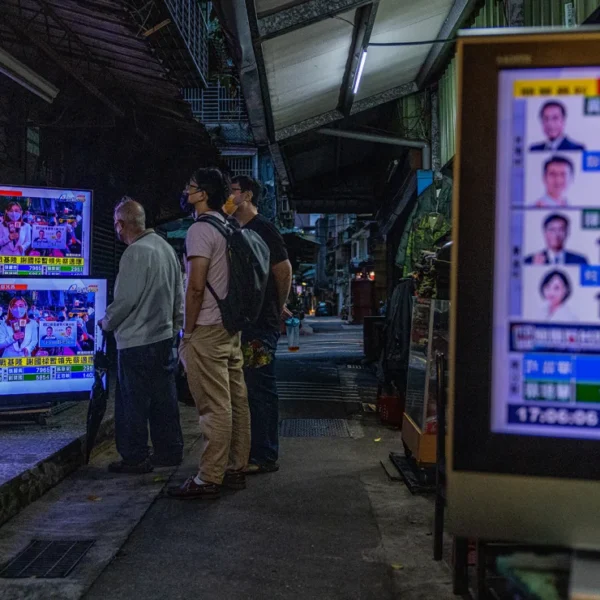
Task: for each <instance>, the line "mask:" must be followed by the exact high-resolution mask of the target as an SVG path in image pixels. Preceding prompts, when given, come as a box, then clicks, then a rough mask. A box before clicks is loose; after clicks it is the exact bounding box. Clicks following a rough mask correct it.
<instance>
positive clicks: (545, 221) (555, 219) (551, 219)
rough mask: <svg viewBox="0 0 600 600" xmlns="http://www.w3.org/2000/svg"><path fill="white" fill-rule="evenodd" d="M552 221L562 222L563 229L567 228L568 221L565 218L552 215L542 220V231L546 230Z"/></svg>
mask: <svg viewBox="0 0 600 600" xmlns="http://www.w3.org/2000/svg"><path fill="white" fill-rule="evenodd" d="M552 221H562V222H563V223H564V224H565V227H567V228H568V227H569V219H568V218H567V217H565V216H564V215H559V214H558V213H552V214H551V215H549V216H547V217H546V218H545V219H544V229H546V227H548V225H550V223H552Z"/></svg>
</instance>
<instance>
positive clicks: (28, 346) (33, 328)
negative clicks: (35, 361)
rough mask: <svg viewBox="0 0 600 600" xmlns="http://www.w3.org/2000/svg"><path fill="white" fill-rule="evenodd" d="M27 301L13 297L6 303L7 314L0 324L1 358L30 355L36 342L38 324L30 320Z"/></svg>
mask: <svg viewBox="0 0 600 600" xmlns="http://www.w3.org/2000/svg"><path fill="white" fill-rule="evenodd" d="M28 309H29V307H28V306H27V302H25V300H24V299H23V298H13V299H12V300H11V301H10V303H9V305H8V314H7V316H6V319H5V320H4V323H2V324H0V327H2V333H1V334H0V351H2V350H3V353H2V357H3V358H16V357H28V356H31V355H32V353H33V352H34V350H35V349H36V346H37V343H38V324H37V323H36V322H35V321H32V320H31V319H30V318H29V317H28V316H27V313H28V312H29V310H28Z"/></svg>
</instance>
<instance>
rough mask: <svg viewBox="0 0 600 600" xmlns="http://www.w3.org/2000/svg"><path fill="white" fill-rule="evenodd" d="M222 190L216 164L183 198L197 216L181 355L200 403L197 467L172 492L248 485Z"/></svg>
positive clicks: (215, 493)
mask: <svg viewBox="0 0 600 600" xmlns="http://www.w3.org/2000/svg"><path fill="white" fill-rule="evenodd" d="M228 195H229V189H228V182H227V180H226V178H225V177H224V176H223V174H222V173H221V172H220V171H219V170H218V169H198V170H197V171H196V172H195V173H194V174H193V175H192V177H191V179H190V182H189V184H188V185H187V186H186V189H185V192H184V194H183V195H182V199H181V202H182V208H183V209H184V210H185V211H186V212H189V211H192V212H193V214H194V217H195V218H196V222H195V223H194V224H193V225H192V226H191V227H190V228H189V230H188V232H187V236H186V240H185V247H186V252H185V253H186V261H187V286H186V292H185V319H184V328H183V332H182V339H181V344H180V346H179V356H180V358H181V361H182V363H183V366H184V367H185V370H186V374H187V380H188V385H189V388H190V392H191V394H192V396H193V398H194V402H195V404H196V407H197V409H198V414H199V417H200V431H201V433H202V442H201V445H200V446H201V447H200V461H199V465H198V471H197V474H195V475H191V476H190V477H188V478H187V479H186V480H185V481H184V482H183V484H182V485H180V486H174V487H171V488H169V490H168V494H169V496H171V497H173V498H181V499H199V500H200V499H214V498H218V497H219V496H220V494H221V488H222V487H226V488H229V489H234V490H242V489H244V488H245V487H246V479H245V475H244V468H245V467H246V465H247V463H248V455H249V453H250V409H249V407H248V394H247V391H246V384H245V383H244V372H243V370H242V368H243V364H244V359H243V356H242V349H241V339H240V334H239V332H238V333H231V332H230V331H227V329H225V327H224V325H223V317H222V314H221V309H220V307H219V302H218V301H217V298H219V301H220V300H223V299H225V298H226V297H227V294H228V291H229V276H230V268H229V261H228V255H227V248H228V246H227V239H226V237H225V236H224V235H223V233H221V231H219V229H220V228H221V227H225V225H226V216H225V213H224V212H223V206H224V204H225V201H226V199H227V197H228ZM211 220H214V221H213V222H211ZM215 221H216V222H217V226H215V224H214V222H215ZM218 227H219V229H218Z"/></svg>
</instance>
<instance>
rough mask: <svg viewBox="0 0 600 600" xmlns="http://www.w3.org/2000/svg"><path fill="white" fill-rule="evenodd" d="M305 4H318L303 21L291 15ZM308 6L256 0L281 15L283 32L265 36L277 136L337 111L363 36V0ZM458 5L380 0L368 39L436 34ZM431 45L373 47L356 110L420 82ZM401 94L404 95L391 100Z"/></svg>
mask: <svg viewBox="0 0 600 600" xmlns="http://www.w3.org/2000/svg"><path fill="white" fill-rule="evenodd" d="M304 4H306V5H309V4H310V5H311V7H312V8H311V10H309V9H308V8H306V15H305V16H304V18H305V19H306V20H305V21H304V22H302V20H301V18H300V17H299V15H298V14H296V15H295V16H294V18H293V19H292V17H289V15H288V13H289V11H288V13H286V10H285V9H287V8H290V7H292V6H293V7H294V10H295V11H296V12H297V13H299V12H300V8H301V7H302V6H304ZM304 4H301V3H298V2H293V3H291V2H289V0H288V1H287V2H286V1H285V0H257V2H256V11H257V13H258V14H259V15H263V14H275V15H276V16H280V19H281V22H280V23H279V26H280V27H281V31H279V32H276V33H275V34H274V33H273V32H271V33H270V34H269V35H267V36H265V37H264V38H263V39H261V40H260V46H261V51H262V57H263V60H264V67H265V72H266V79H267V86H266V87H268V96H269V102H270V107H271V115H272V120H273V126H274V129H275V138H276V139H285V138H287V137H289V136H290V135H294V134H295V133H296V128H297V126H300V127H298V130H300V129H301V130H306V129H310V128H311V127H306V124H307V123H309V122H313V121H314V122H315V125H314V126H315V127H317V126H319V122H318V121H319V119H321V118H324V117H325V118H326V117H327V115H330V114H334V113H335V114H338V111H339V106H340V101H341V93H342V89H343V88H344V86H345V85H347V81H346V80H345V76H347V69H348V64H349V57H350V56H351V55H352V53H353V47H354V37H355V36H359V40H360V39H361V38H360V36H361V35H362V34H361V33H360V29H358V28H359V27H360V26H359V25H358V24H357V15H358V12H357V7H359V10H362V9H363V8H364V4H365V3H359V2H350V1H348V2H335V3H334V4H335V5H336V6H341V5H348V6H350V5H351V4H352V5H353V7H352V8H353V9H352V10H349V11H345V12H342V13H340V12H339V11H338V12H336V11H333V12H332V14H329V13H327V11H326V1H325V0H323V2H321V3H319V2H307V3H304ZM318 4H320V5H321V11H322V13H321V15H320V17H319V19H320V20H318V19H317V18H316V17H315V16H314V14H313V13H317V12H318V7H317V5H318ZM453 4H454V2H453V0H427V1H421V2H415V1H414V0H379V1H378V4H377V7H376V8H377V12H376V16H375V19H374V22H373V24H372V30H371V33H370V43H389V42H409V43H410V42H422V41H424V40H431V39H435V38H436V37H437V35H438V33H439V31H440V28H441V26H442V24H443V23H444V21H445V20H446V18H447V17H448V14H449V12H450V10H451V8H452V6H453ZM277 11H279V12H277ZM292 12H293V11H292ZM361 14H362V13H361ZM282 15H283V16H282ZM285 15H288V16H285ZM259 21H260V19H259ZM292 22H293V24H292ZM259 29H260V25H259ZM269 31H270V30H269ZM430 49H431V46H430V45H426V44H425V45H412V46H400V47H399V46H396V47H374V46H372V47H369V49H368V55H367V59H366V63H365V66H364V71H363V74H362V79H361V83H360V86H359V89H358V93H357V94H356V96H355V100H356V102H355V103H354V108H353V113H355V112H360V111H364V110H368V109H369V108H372V106H374V105H376V104H378V103H381V102H385V100H386V98H385V95H386V94H388V93H392V94H393V93H396V90H398V88H400V87H401V86H403V85H408V86H411V85H413V86H414V83H413V82H414V81H415V79H416V76H417V74H418V73H419V70H420V69H421V66H422V65H423V63H424V61H425V59H426V57H427V55H428V53H429V51H430ZM350 83H352V80H350ZM395 97H398V95H396V96H392V97H391V98H389V99H394V98H395ZM375 98H377V99H378V100H375ZM372 102H374V104H371V103H372ZM340 116H341V114H340Z"/></svg>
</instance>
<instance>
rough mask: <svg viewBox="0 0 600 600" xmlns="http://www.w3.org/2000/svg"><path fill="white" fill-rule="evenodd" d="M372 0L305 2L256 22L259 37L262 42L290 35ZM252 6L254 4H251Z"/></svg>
mask: <svg viewBox="0 0 600 600" xmlns="http://www.w3.org/2000/svg"><path fill="white" fill-rule="evenodd" d="M371 1H372V0H307V1H306V2H302V4H298V5H296V6H291V7H289V8H284V9H283V10H280V11H278V12H276V13H272V14H269V15H268V16H264V17H262V18H260V19H259V20H258V30H259V35H260V38H261V39H262V40H268V39H270V38H274V37H277V36H279V35H283V34H285V33H290V32H291V31H295V30H296V29H300V28H302V27H306V26H307V25H312V24H314V23H318V22H319V21H323V20H324V19H329V18H332V17H335V16H336V15H338V14H340V13H344V12H348V11H350V10H355V9H357V8H360V7H361V6H365V5H367V4H370V3H371ZM252 5H254V2H252Z"/></svg>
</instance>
